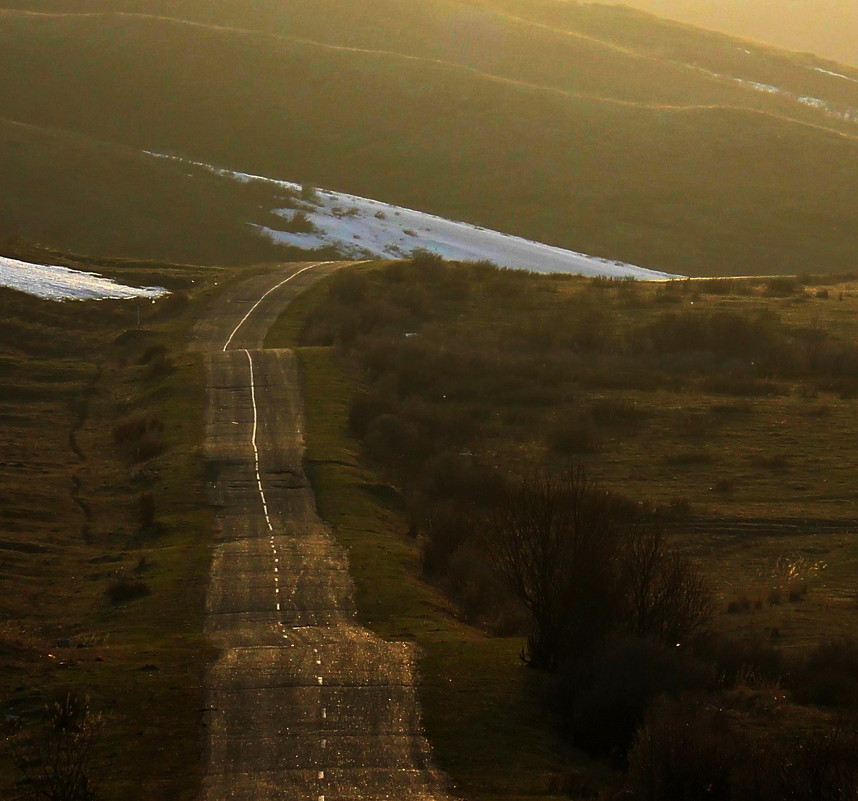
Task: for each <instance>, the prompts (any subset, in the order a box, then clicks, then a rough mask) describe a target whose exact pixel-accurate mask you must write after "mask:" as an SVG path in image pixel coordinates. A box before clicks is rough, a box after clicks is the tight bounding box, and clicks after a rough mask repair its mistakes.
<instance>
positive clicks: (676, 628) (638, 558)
mask: <svg viewBox="0 0 858 801" xmlns="http://www.w3.org/2000/svg"><path fill="white" fill-rule="evenodd" d="M622 564H623V569H622V574H621V581H622V585H623V591H624V594H625V595H626V598H627V603H628V609H627V619H626V621H625V624H626V626H627V627H628V629H629V630H630V631H631V632H632V633H634V634H638V635H643V636H648V637H652V638H653V639H655V640H658V641H659V642H661V643H662V644H664V645H679V644H684V643H686V642H688V641H689V640H690V639H693V638H694V637H695V636H697V635H699V634H701V633H702V632H703V631H704V630H705V629H706V628H707V626H708V624H709V621H710V618H711V615H712V593H711V591H710V590H709V587H708V586H707V584H706V582H705V581H704V579H703V576H702V575H701V573H700V571H699V570H698V569H697V568H696V567H695V566H694V565H693V564H692V563H691V562H690V561H689V560H688V558H687V557H685V556H683V555H682V554H679V553H676V552H675V551H672V550H670V548H669V543H668V541H667V537H666V535H665V532H664V529H663V528H662V527H661V526H660V525H659V524H657V523H652V524H648V525H637V526H634V527H632V528H631V529H630V530H629V532H628V536H627V537H626V539H625V543H624V548H623V555H622Z"/></svg>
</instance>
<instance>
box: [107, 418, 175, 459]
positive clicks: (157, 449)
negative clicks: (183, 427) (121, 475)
mask: <svg viewBox="0 0 858 801" xmlns="http://www.w3.org/2000/svg"><path fill="white" fill-rule="evenodd" d="M163 432H164V424H163V423H162V422H161V420H160V418H159V417H157V416H156V415H153V414H147V413H145V412H140V413H137V414H134V415H131V416H129V417H126V418H125V419H124V420H121V421H120V422H118V423H117V424H116V425H115V426H114V427H113V431H112V433H113V441H114V442H115V443H116V444H117V445H119V446H120V447H121V448H122V450H123V451H125V453H126V454H127V455H128V456H129V457H130V458H131V459H133V460H134V461H137V462H140V461H145V460H147V459H152V458H154V457H155V456H159V455H160V454H161V453H163V451H164V437H163Z"/></svg>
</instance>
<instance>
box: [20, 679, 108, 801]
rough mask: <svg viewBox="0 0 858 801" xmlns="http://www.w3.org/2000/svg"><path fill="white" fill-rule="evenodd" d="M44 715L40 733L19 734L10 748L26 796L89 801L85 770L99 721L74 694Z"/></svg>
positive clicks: (85, 699) (84, 700)
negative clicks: (22, 781) (44, 720)
mask: <svg viewBox="0 0 858 801" xmlns="http://www.w3.org/2000/svg"><path fill="white" fill-rule="evenodd" d="M47 712H48V717H47V720H46V722H45V724H44V726H43V727H42V729H41V730H40V731H38V732H35V733H32V732H31V733H29V734H26V733H24V732H21V733H20V734H19V735H17V737H16V739H15V740H14V741H13V742H12V744H11V745H12V749H11V750H12V755H13V757H14V759H15V763H16V764H17V766H18V769H19V770H20V772H21V774H22V776H23V778H24V781H25V782H26V784H27V787H28V790H29V796H30V797H32V798H35V799H38V801H93V800H94V799H95V798H96V794H95V790H94V789H93V786H92V779H91V777H90V770H89V767H90V761H91V759H92V751H93V749H94V748H95V745H96V743H97V742H98V739H99V737H100V735H101V718H100V717H99V716H98V715H95V714H93V713H92V711H91V710H90V706H89V698H88V697H87V696H84V695H79V694H77V693H74V692H68V693H66V694H65V695H63V696H61V697H60V698H58V699H57V700H55V701H54V702H53V703H51V704H50V705H49V706H48V709H47Z"/></svg>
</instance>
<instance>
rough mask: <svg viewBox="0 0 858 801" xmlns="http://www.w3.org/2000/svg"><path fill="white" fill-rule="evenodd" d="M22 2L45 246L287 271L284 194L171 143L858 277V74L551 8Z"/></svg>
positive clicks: (581, 242)
mask: <svg viewBox="0 0 858 801" xmlns="http://www.w3.org/2000/svg"><path fill="white" fill-rule="evenodd" d="M7 5H8V2H7ZM17 5H18V6H19V7H20V8H19V9H17V10H16V9H12V8H9V9H7V10H6V11H5V12H4V13H2V14H0V44H2V47H0V98H2V116H4V117H5V118H6V119H7V120H9V121H15V122H16V123H26V124H27V126H29V127H21V126H18V127H17V128H15V137H13V138H15V140H16V142H17V145H16V146H15V147H6V148H0V170H2V171H0V190H2V191H0V195H2V196H4V197H5V198H6V202H7V204H9V205H10V206H11V207H12V211H11V213H10V212H7V214H10V216H9V217H8V219H9V220H12V221H13V222H14V225H11V224H10V225H9V227H10V228H14V232H15V234H16V235H17V236H18V237H20V238H22V239H24V240H30V239H33V238H36V239H39V240H40V241H42V242H43V243H44V244H46V245H48V246H50V247H61V246H63V245H64V244H66V240H68V242H69V243H75V247H86V248H88V247H91V248H93V249H95V250H96V252H98V253H105V254H107V255H119V256H136V257H143V258H150V257H161V258H168V259H171V260H193V261H198V262H205V261H212V260H214V261H223V260H242V259H243V260H248V261H249V260H255V259H258V258H259V257H260V256H264V255H265V254H266V253H268V252H270V246H268V245H265V244H264V243H260V242H259V241H258V239H257V237H256V236H255V234H254V232H253V229H252V227H251V226H250V225H249V224H248V223H255V224H260V223H262V224H264V218H265V216H266V215H267V214H268V213H269V211H270V209H271V208H272V204H273V200H272V199H271V198H269V197H255V198H249V197H248V194H247V190H246V188H245V189H242V190H241V192H240V193H239V195H238V196H237V199H236V198H234V197H233V196H232V194H231V190H230V188H229V186H227V185H226V184H225V183H224V182H223V181H214V179H213V178H211V177H209V181H208V183H207V184H199V183H197V181H196V180H195V173H194V172H193V171H191V174H188V171H183V170H181V169H179V168H177V167H175V166H174V167H171V168H170V169H167V168H166V167H165V166H164V165H163V162H162V163H161V164H160V165H159V166H158V167H155V166H152V164H151V161H152V160H151V159H145V160H144V161H139V158H140V154H139V153H138V154H136V155H135V153H134V151H135V150H137V151H139V150H141V149H145V150H152V151H157V152H168V153H175V154H180V155H183V156H187V157H189V158H192V159H196V160H200V161H204V162H209V163H213V164H216V165H219V166H225V167H230V168H234V169H239V170H244V171H249V172H255V173H260V174H264V175H269V176H272V177H278V178H284V179H289V180H296V181H303V182H310V183H315V184H318V185H320V186H326V187H330V188H333V189H338V190H342V191H348V192H353V193H355V194H360V195H365V196H369V197H375V198H379V199H382V200H386V201H389V202H393V203H398V204H400V205H406V206H411V207H414V208H419V209H422V210H426V211H431V212H434V213H437V214H441V215H444V216H448V217H452V218H455V219H463V220H467V221H469V222H473V223H476V224H479V225H484V226H486V227H491V228H497V229H500V230H504V231H508V232H510V233H514V234H519V235H522V236H526V237H529V238H534V239H538V240H541V241H545V242H548V243H550V244H555V245H560V246H564V247H569V248H572V249H575V250H579V251H584V252H588V253H592V254H594V255H598V256H605V257H608V258H612V259H620V260H623V261H627V262H630V263H635V264H639V265H641V266H648V267H655V268H658V269H662V270H667V271H672V272H679V273H688V274H707V273H708V274H725V273H769V272H801V271H814V272H819V271H829V270H831V271H836V270H845V269H851V268H853V267H854V266H855V257H854V254H855V253H856V249H858V224H856V223H858V210H856V208H855V205H854V203H853V198H854V197H855V194H856V191H858V159H856V155H858V138H857V137H856V135H858V111H855V121H852V120H850V119H849V115H850V114H851V113H852V111H853V110H858V72H850V71H848V70H847V68H843V67H840V66H838V65H836V64H832V63H830V62H822V61H817V60H815V59H812V58H810V57H801V56H796V55H794V54H789V53H783V52H779V51H776V50H774V49H772V48H767V47H762V46H756V45H748V44H747V43H744V42H737V41H735V40H731V39H730V38H729V37H725V36H723V35H721V34H715V33H711V32H706V31H698V30H694V29H691V28H688V27H687V26H683V25H678V24H676V23H671V22H667V21H663V20H658V19H656V18H653V17H650V16H648V15H646V14H642V13H640V12H636V11H632V10H629V9H622V8H612V7H605V6H589V5H580V6H579V5H573V4H559V3H553V2H544V1H543V0H486V2H476V1H474V2H469V1H468V0H462V2H452V1H449V2H448V0H425V2H422V3H414V2H411V1H410V0H409V2H406V0H361V2H347V0H313V1H312V2H310V0H292V1H291V2H289V3H282V4H281V3H264V4H260V3H245V2H231V3H213V2H205V3H203V2H197V1H196V0H193V1H190V0H189V1H188V2H170V3H166V2H162V3H158V2H142V0H120V2H111V3H110V4H109V6H104V7H105V8H109V11H108V12H105V13H101V11H100V9H101V7H102V5H103V3H102V2H101V0H90V1H89V2H63V0H48V1H47V2H39V3H35V2H31V3H27V2H26V0H24V1H23V2H22V0H18V2H17ZM28 6H30V10H27V7H28ZM120 9H124V10H125V11H126V12H127V13H117V12H118V11H119V10H120ZM33 11H37V12H38V13H31V12H33ZM811 101H812V102H811ZM9 124H11V123H9ZM24 132H31V133H28V134H26V135H25V133H24ZM10 136H11V135H7V138H9V137H10ZM69 136H72V139H69ZM72 141H74V142H75V143H77V144H75V145H74V147H75V148H76V149H77V150H78V151H80V150H81V149H84V150H86V149H88V151H89V155H87V156H86V158H85V159H82V160H81V159H79V160H78V162H76V163H72V162H71V161H70V160H69V158H70V157H67V156H66V155H65V154H64V152H63V151H62V150H61V149H57V148H58V147H59V145H58V143H60V142H62V143H65V144H63V148H65V147H71V145H70V144H69V143H70V142H72ZM49 143H50V144H49ZM83 143H86V144H83ZM108 143H110V144H109V145H108ZM116 146H121V147H122V148H123V149H122V150H121V151H120V150H117V149H115V148H116ZM46 147H53V148H54V151H53V154H52V155H51V156H50V157H49V158H46V157H45V152H46V151H45V148H46ZM22 152H28V153H30V156H29V157H27V158H21V156H20V153H22ZM135 159H138V161H137V162H136V166H133V167H132V164H134V163H135ZM144 162H145V164H144ZM141 169H142V170H144V173H145V171H147V170H150V169H151V170H153V171H154V172H153V178H152V180H151V181H149V180H148V179H147V178H146V176H145V174H141V172H140V170H141ZM129 170H130V171H131V172H129ZM132 173H133V176H134V177H133V180H132V181H131V182H130V183H129V177H128V176H129V175H131V174H132ZM90 179H92V180H90ZM138 185H139V186H143V187H145V189H144V191H142V192H136V191H134V192H130V193H129V191H128V187H129V186H138ZM211 185H216V187H217V188H216V189H214V190H212V191H210V186H211ZM46 186H49V187H51V191H49V192H46V191H45V189H44V187H46ZM155 187H157V188H158V189H157V191H155ZM69 195H74V200H69ZM129 196H130V197H129ZM116 198H120V199H122V201H123V202H121V203H117V202H115V201H116ZM198 199H199V200H200V201H202V202H198ZM126 204H127V205H126ZM15 209H17V210H18V211H17V219H15ZM70 209H76V210H77V213H76V214H72V213H71V211H70ZM124 209H127V215H125V217H124V218H123V214H122V212H123V210H124ZM164 217H168V218H169V224H168V225H167V226H166V227H164V226H163V225H162V223H161V222H160V221H161V220H162V218H164ZM185 222H187V223H188V225H187V228H183V223H185ZM80 227H83V228H85V229H86V231H84V232H81V231H78V230H76V229H78V228H80ZM123 227H125V228H129V229H133V230H132V231H131V232H130V233H123V234H122V235H109V236H107V235H105V230H106V229H107V228H114V229H116V228H120V229H121V228H123ZM153 232H156V235H154V236H153V235H152V234H153ZM206 232H209V234H208V236H207V235H206ZM150 236H152V241H153V244H152V245H149V244H148V243H149V237H150ZM171 242H172V243H173V244H172V246H171V245H170V243H171ZM225 242H226V243H228V244H224V243H225ZM77 243H82V244H77ZM156 244H157V252H154V251H153V248H154V247H155V246H156ZM171 247H172V250H171ZM129 249H130V252H129ZM267 249H268V250H267ZM213 252H214V255H213ZM218 253H224V254H225V255H224V256H223V258H220V259H219V258H218Z"/></svg>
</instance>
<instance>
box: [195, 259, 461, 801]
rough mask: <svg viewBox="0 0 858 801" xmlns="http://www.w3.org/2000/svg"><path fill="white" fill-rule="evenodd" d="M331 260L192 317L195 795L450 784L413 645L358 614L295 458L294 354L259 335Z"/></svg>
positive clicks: (341, 793)
mask: <svg viewBox="0 0 858 801" xmlns="http://www.w3.org/2000/svg"><path fill="white" fill-rule="evenodd" d="M342 266H343V264H342V263H332V262H321V263H317V264H315V265H313V266H311V267H307V265H287V266H285V267H283V268H282V269H281V270H278V271H274V272H271V273H267V274H264V275H259V276H255V277H253V278H250V279H248V280H247V281H244V282H242V283H240V284H239V285H237V286H236V287H233V288H230V289H227V290H226V291H225V292H224V293H223V294H222V295H221V296H220V298H219V299H218V300H217V301H215V302H214V304H213V305H212V308H211V309H210V311H209V313H208V315H207V316H206V318H205V319H203V320H201V321H200V322H199V324H198V325H197V328H196V336H195V344H194V346H195V348H196V349H197V350H201V351H203V352H205V353H206V354H207V356H206V359H207V365H208V394H209V411H208V421H207V434H206V458H207V460H208V463H209V466H210V468H211V473H212V476H213V477H214V478H213V483H212V490H211V491H212V498H213V501H214V503H215V504H216V507H217V531H216V541H215V548H214V556H213V560H212V568H211V579H210V586H209V592H208V600H207V624H206V629H207V634H208V636H209V637H210V638H211V639H212V641H213V642H214V643H215V645H216V646H217V647H218V648H219V649H220V656H219V658H218V659H217V661H216V662H215V663H214V665H213V666H212V667H211V669H210V671H209V675H208V680H207V710H208V711H207V713H206V717H207V719H206V731H207V738H206V745H207V766H206V774H205V778H204V783H203V792H202V799H203V800H204V801H226V799H230V801H245V799H247V801H250V799H253V800H254V801H268V799H289V801H303V799H311V801H333V800H334V799H338V800H339V799H342V800H343V801H345V800H349V801H351V799H366V801H376V799H379V800H380V799H391V800H394V799H395V800H396V801H411V800H412V799H413V800H414V801H417V800H418V799H421V800H422V799H426V801H428V800H429V799H446V798H448V796H447V794H446V791H445V789H444V788H445V785H444V779H443V776H441V775H440V774H439V773H438V772H437V771H436V770H435V769H434V768H433V767H432V763H431V756H430V751H429V746H428V743H427V742H426V739H425V738H424V736H423V733H422V729H421V723H420V710H419V705H418V701H417V697H416V690H415V674H414V660H415V654H414V653H413V650H412V648H411V647H410V646H409V645H408V644H406V643H388V642H385V641H383V640H380V639H378V638H377V637H375V636H374V635H372V634H371V633H370V632H368V631H367V630H365V629H363V628H361V627H360V626H359V625H358V624H357V623H356V621H355V619H354V614H355V609H354V600H353V592H352V584H351V579H350V577H349V572H348V564H347V559H346V555H345V553H344V552H343V551H342V549H341V548H340V547H339V546H338V545H337V544H336V542H335V541H334V539H333V537H332V536H331V533H330V531H329V530H328V528H327V526H326V525H325V524H324V523H323V522H322V521H321V520H320V519H319V517H318V516H317V515H316V511H315V503H314V498H313V493H312V489H311V487H310V486H309V483H308V481H307V478H306V476H305V475H304V472H303V470H302V458H303V451H304V448H303V429H304V422H303V411H302V404H301V397H300V393H299V389H298V380H297V373H296V362H295V356H294V354H293V353H292V352H291V351H288V350H262V343H263V340H264V337H265V333H266V332H267V330H268V328H269V327H270V326H271V324H272V322H273V321H274V319H275V318H276V316H277V314H278V313H279V312H280V311H281V310H282V308H283V307H284V306H285V305H286V304H287V303H288V302H289V300H290V299H291V298H293V297H294V296H295V295H297V294H299V293H300V292H301V290H302V289H304V288H306V287H307V286H308V285H309V284H310V283H312V282H314V281H316V280H318V279H319V278H321V277H322V276H324V275H327V274H329V273H331V272H332V271H333V270H335V269H338V268H339V267H342Z"/></svg>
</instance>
